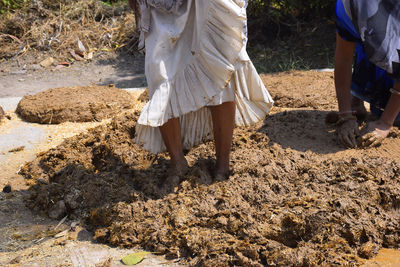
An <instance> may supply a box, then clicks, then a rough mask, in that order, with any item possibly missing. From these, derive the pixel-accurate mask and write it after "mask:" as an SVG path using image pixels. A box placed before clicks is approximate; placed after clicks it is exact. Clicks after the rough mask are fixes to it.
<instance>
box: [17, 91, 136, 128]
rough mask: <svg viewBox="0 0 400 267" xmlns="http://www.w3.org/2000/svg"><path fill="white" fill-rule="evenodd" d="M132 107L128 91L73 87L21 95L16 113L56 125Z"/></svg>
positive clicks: (100, 117) (84, 119)
mask: <svg viewBox="0 0 400 267" xmlns="http://www.w3.org/2000/svg"><path fill="white" fill-rule="evenodd" d="M133 107H134V99H133V97H132V96H131V95H130V94H129V93H128V92H125V91H123V90H121V89H118V88H115V87H112V86H98V85H90V86H74V87H61V88H54V89H49V90H46V91H44V92H40V93H37V94H35V95H27V96H24V97H23V98H22V99H21V101H20V102H19V104H18V106H17V110H16V112H17V113H18V114H19V115H20V116H21V117H22V118H23V119H24V120H26V121H28V122H37V123H42V124H59V123H62V122H67V121H70V122H89V121H101V120H103V119H106V118H111V117H113V116H115V115H117V114H119V113H121V112H122V111H124V110H126V109H131V108H133Z"/></svg>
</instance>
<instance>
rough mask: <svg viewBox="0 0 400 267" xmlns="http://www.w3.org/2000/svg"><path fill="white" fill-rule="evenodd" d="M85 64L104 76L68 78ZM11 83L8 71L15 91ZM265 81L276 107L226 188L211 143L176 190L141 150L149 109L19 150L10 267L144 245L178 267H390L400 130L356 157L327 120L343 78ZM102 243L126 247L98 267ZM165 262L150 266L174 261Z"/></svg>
mask: <svg viewBox="0 0 400 267" xmlns="http://www.w3.org/2000/svg"><path fill="white" fill-rule="evenodd" d="M89 64H96V63H95V62H93V63H89ZM7 67H8V68H13V67H12V66H7ZM78 67H79V68H81V69H84V70H87V71H88V72H87V73H84V74H82V75H87V76H91V75H92V74H93V73H95V72H96V70H95V69H93V68H90V67H91V66H90V65H88V66H86V65H75V66H72V67H71V68H70V69H67V70H65V71H66V72H67V73H68V72H74V71H77V69H76V68H78ZM107 68H109V66H107ZM119 68H120V66H119ZM89 70H90V71H89ZM14 71H15V70H14ZM118 71H121V72H123V71H122V70H121V69H119V70H118ZM39 72H43V74H45V71H44V70H40V71H39ZM90 72H92V73H90ZM127 72H128V70H127ZM137 72H138V73H139V72H140V71H139V70H137ZM35 73H37V72H36V71H33V72H32V73H30V72H28V73H26V74H18V75H25V76H23V77H26V75H29V74H32V75H36V74H35ZM48 75H49V76H50V77H53V79H54V77H59V76H57V75H65V74H62V72H61V71H60V72H58V73H56V72H49V74H48ZM9 77H10V75H8V76H0V78H1V79H4V80H6V81H9V84H11V82H10V80H8V79H9ZM36 77H37V76H36ZM262 78H263V81H264V82H265V84H266V85H267V87H268V89H269V91H270V93H271V94H272V95H273V97H274V99H275V100H276V106H275V107H274V109H273V110H272V112H271V114H270V115H269V116H268V117H267V118H266V119H265V120H264V121H263V122H260V123H259V124H257V125H255V126H253V127H249V128H237V129H236V130H235V135H234V142H233V149H232V159H231V167H232V174H231V176H230V178H229V180H226V181H213V179H212V177H211V175H210V170H211V169H212V168H213V165H214V163H215V157H214V152H213V144H212V142H209V143H206V144H202V145H200V146H198V147H196V148H193V149H192V150H190V151H188V153H187V155H186V156H187V158H188V160H189V163H190V166H191V170H190V172H189V173H188V175H187V176H186V177H185V179H184V180H182V181H181V183H180V185H179V186H178V187H176V188H168V189H167V190H165V188H164V187H163V186H162V184H163V180H164V178H165V170H166V168H167V164H168V157H167V156H166V155H163V154H161V155H158V156H154V155H151V154H149V153H147V152H145V151H143V150H142V149H141V148H140V147H138V146H137V145H135V144H134V143H133V142H132V136H133V135H134V126H135V121H136V119H137V117H138V114H139V113H138V111H133V110H132V111H128V112H126V113H124V114H120V115H119V116H117V117H115V118H114V119H112V120H111V121H104V122H103V123H98V124H95V125H91V127H85V128H84V129H83V128H82V130H81V131H76V132H75V134H77V135H76V136H73V134H71V135H68V136H65V138H66V139H65V138H61V139H58V142H52V143H49V144H48V145H47V146H42V149H36V150H33V149H32V150H29V149H26V150H22V151H14V152H9V154H12V155H10V156H14V158H13V159H14V161H15V162H14V165H13V166H16V165H15V163H19V164H22V163H24V162H25V161H29V162H27V163H26V164H25V165H23V166H19V165H18V167H21V169H20V171H19V173H18V174H16V172H17V171H18V168H16V169H15V168H8V171H7V172H6V173H5V175H4V176H2V177H1V178H0V179H1V180H0V185H1V186H2V187H3V186H5V185H6V184H7V183H10V184H11V185H12V188H13V191H12V193H0V194H1V195H0V196H1V198H0V213H1V215H2V216H0V218H2V219H1V220H4V221H3V222H0V225H3V227H2V231H0V232H1V233H2V234H1V235H2V236H0V239H1V240H4V241H3V244H1V245H0V253H2V255H1V257H0V263H2V264H3V263H4V264H10V263H13V264H14V263H15V264H20V265H23V266H24V265H25V266H34V264H33V263H35V264H38V265H37V266H40V263H42V265H43V262H46V260H47V261H48V262H51V260H53V263H54V262H55V261H56V262H57V264H59V266H66V265H72V266H79V263H82V262H84V263H85V264H86V265H88V266H95V265H96V264H98V265H99V266H101V265H103V266H105V265H104V264H106V262H107V260H108V259H110V258H111V260H112V262H113V264H114V265H113V266H118V264H119V263H118V257H120V255H123V254H124V253H127V252H128V251H129V250H123V249H122V247H125V248H134V249H136V248H139V247H140V248H143V249H145V250H148V251H152V252H154V253H156V254H163V255H166V256H167V258H168V259H181V261H180V262H179V263H177V262H173V261H168V264H169V265H177V264H183V265H191V266H192V265H203V266H229V265H230V266H233V265H239V266H262V265H270V266H320V265H329V266H332V265H336V266H343V265H347V266H349V265H350V266H352V265H353V266H354V265H361V264H365V265H366V266H377V265H375V263H374V260H373V261H371V262H370V263H367V262H366V259H371V258H373V257H374V256H376V254H377V252H378V251H379V250H380V249H381V248H388V249H390V248H392V249H398V248H399V244H400V235H399V231H398V229H399V227H400V225H399V221H400V220H399V219H400V218H399V217H400V213H399V210H400V199H399V196H400V194H399V193H400V192H399V190H400V189H399V188H400V187H399V179H400V131H399V130H398V129H395V130H394V131H393V133H392V134H391V135H390V137H389V138H388V139H387V140H385V142H384V143H383V144H382V145H381V146H380V147H378V148H370V149H365V150H361V149H345V148H344V147H342V146H340V145H339V144H337V142H336V139H335V131H334V126H333V125H327V124H325V116H326V114H327V113H328V112H329V111H331V110H335V109H336V102H335V97H334V89H333V75H332V73H330V72H315V71H308V72H301V71H295V72H288V73H279V74H273V75H263V76H262ZM20 79H24V78H20ZM46 79H49V77H47V78H46ZM55 79H57V78H55ZM122 79H123V78H122ZM38 81H39V82H38V84H40V83H43V84H45V80H44V79H43V78H38ZM57 82H58V81H57ZM63 82H65V81H63ZM73 82H78V80H77V81H73ZM21 83H22V84H25V83H27V82H24V81H22V82H21ZM0 84H4V83H0ZM131 84H134V83H131ZM63 86H64V85H63ZM16 87H19V86H14V87H11V86H9V87H8V88H7V89H10V90H0V93H2V94H4V95H5V94H7V95H9V96H15V95H22V93H23V91H21V93H14V94H13V90H11V89H14V88H16ZM128 87H133V86H128ZM0 89H1V88H0ZM15 90H17V89H15ZM31 90H32V91H40V90H42V88H39V89H37V88H32V89H31ZM11 115H12V114H11ZM13 120H18V118H17V117H13V116H11V121H13ZM5 123H6V124H7V123H9V122H8V121H6V122H5ZM3 125H4V124H3ZM76 125H82V124H76ZM1 127H2V126H0V128H1ZM48 127H50V126H48ZM57 127H63V126H62V124H61V125H59V126H57ZM72 127H73V126H72ZM88 128H91V129H88ZM64 131H68V128H65V129H64ZM79 132H82V133H79ZM54 135H56V134H54ZM64 139H65V141H63V140H64ZM33 152H34V153H36V152H39V154H38V155H37V156H36V157H35V155H34V153H33ZM28 158H29V159H28ZM11 179H12V181H10V180H11ZM24 203H26V204H27V206H25V205H24ZM30 210H32V211H33V212H31V211H30ZM3 215H4V216H3ZM67 215H68V219H67V220H66V221H65V222H64V223H62V224H61V225H60V226H58V227H57V224H58V222H59V221H60V220H61V219H62V218H64V217H65V216H67ZM48 217H51V218H53V220H50V219H47V218H48ZM32 225H34V227H27V226H32ZM66 230H68V231H66ZM93 233H94V234H93ZM57 235H58V237H56V236H57ZM60 235H61V236H60ZM95 242H105V243H107V244H111V245H115V246H120V247H121V250H116V249H114V250H113V249H112V248H110V250H106V252H104V250H102V251H101V253H102V254H101V255H102V257H98V258H99V259H101V260H99V261H97V262H89V261H87V262H85V259H87V258H90V257H88V254H90V253H94V252H93V251H96V249H97V248H98V247H97V245H98V244H95ZM93 246H94V247H93ZM385 252H387V251H385ZM74 255H75V256H74ZM104 255H105V256H104ZM19 256H20V257H19ZM3 259H4V260H3ZM1 260H3V261H1ZM157 260H158V259H157V258H155V259H153V258H151V259H149V261H148V262H144V263H143V264H146V265H143V266H151V265H152V264H154V265H155V266H156V265H157V264H161V263H162V261H160V260H158V261H157ZM48 266H54V265H51V264H50V265H48ZM378 266H379V265H378Z"/></svg>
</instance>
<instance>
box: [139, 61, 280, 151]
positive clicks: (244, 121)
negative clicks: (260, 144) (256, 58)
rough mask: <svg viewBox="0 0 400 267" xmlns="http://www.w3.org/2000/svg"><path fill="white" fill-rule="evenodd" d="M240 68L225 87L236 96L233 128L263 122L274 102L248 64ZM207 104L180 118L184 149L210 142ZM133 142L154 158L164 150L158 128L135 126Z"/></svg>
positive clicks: (209, 115) (210, 120)
mask: <svg viewBox="0 0 400 267" xmlns="http://www.w3.org/2000/svg"><path fill="white" fill-rule="evenodd" d="M240 65H241V66H240V67H238V66H237V70H236V71H235V72H234V74H233V76H232V79H231V80H230V82H229V84H228V86H227V87H228V88H231V89H233V91H234V95H235V103H236V113H235V123H236V125H237V126H250V125H252V124H254V123H257V122H259V121H261V120H263V119H264V118H265V116H266V115H267V114H268V113H269V111H270V109H271V108H272V106H273V100H272V97H271V96H270V94H269V93H268V91H267V89H266V88H265V86H264V84H263V83H262V81H261V78H260V77H259V75H258V73H257V71H256V69H255V68H254V66H253V64H252V63H251V61H245V62H240ZM208 104H212V103H208ZM208 104H206V105H204V106H203V107H201V108H199V109H197V110H196V111H193V112H189V113H187V114H184V115H182V116H179V118H180V123H181V134H182V138H183V140H182V143H183V147H184V149H190V148H192V147H194V146H196V145H199V144H201V143H204V142H206V141H208V140H211V139H213V128H212V117H211V112H210V111H209V109H208V108H207V106H208ZM135 142H136V143H137V144H139V145H141V146H142V147H143V148H144V149H146V150H148V151H150V152H152V153H154V154H157V153H160V152H163V151H165V150H166V147H165V145H164V142H163V140H162V136H161V132H160V130H159V127H151V126H149V125H142V124H137V125H136V137H135Z"/></svg>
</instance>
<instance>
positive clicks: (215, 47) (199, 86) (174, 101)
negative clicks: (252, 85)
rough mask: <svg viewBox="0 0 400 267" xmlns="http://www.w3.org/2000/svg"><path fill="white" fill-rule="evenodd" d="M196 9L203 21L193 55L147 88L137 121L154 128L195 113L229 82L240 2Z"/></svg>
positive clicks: (239, 30)
mask: <svg viewBox="0 0 400 267" xmlns="http://www.w3.org/2000/svg"><path fill="white" fill-rule="evenodd" d="M236 2H238V3H239V4H237V3H236ZM193 4H195V5H198V6H197V7H196V9H199V10H200V9H204V7H203V6H202V3H197V1H194V3H193ZM199 12H201V13H204V14H206V20H205V23H204V25H202V26H203V27H202V28H201V29H199V31H200V32H199V34H198V36H200V37H201V38H195V39H196V42H194V43H193V44H192V51H193V52H192V54H193V56H192V57H191V59H190V61H189V63H188V64H186V65H185V66H184V68H183V69H182V70H181V71H179V72H177V73H176V74H175V75H174V77H172V79H170V80H165V81H164V82H162V83H161V84H160V85H159V86H157V87H158V88H155V89H154V88H152V89H153V90H150V94H151V93H152V92H153V95H150V101H149V102H148V103H147V105H146V106H145V107H144V109H143V110H142V113H141V115H140V117H139V120H138V124H141V125H147V126H152V127H158V126H161V125H163V124H165V123H166V122H167V121H168V120H169V119H171V118H178V117H181V116H183V115H185V114H188V113H190V112H195V111H197V110H199V109H200V108H202V107H204V106H206V105H207V104H208V103H209V102H210V100H211V99H212V98H213V97H214V96H215V95H218V94H219V93H220V92H221V90H224V88H226V86H227V84H228V83H229V81H230V79H231V76H232V74H233V73H234V71H235V63H236V62H237V60H238V58H239V54H240V51H241V50H242V48H243V46H244V42H245V37H244V36H243V28H244V27H245V26H246V11H245V8H244V1H240V0H236V1H232V0H218V1H210V3H209V4H208V6H207V10H206V11H204V10H200V11H199ZM227 45H229V48H228V49H227V47H226V46H227Z"/></svg>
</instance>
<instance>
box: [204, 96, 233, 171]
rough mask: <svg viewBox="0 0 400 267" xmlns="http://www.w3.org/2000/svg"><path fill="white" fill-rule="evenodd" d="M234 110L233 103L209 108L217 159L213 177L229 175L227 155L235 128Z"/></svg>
mask: <svg viewBox="0 0 400 267" xmlns="http://www.w3.org/2000/svg"><path fill="white" fill-rule="evenodd" d="M235 110H236V106H235V102H225V103H223V104H221V105H218V106H212V107H210V111H211V115H212V120H213V131H214V139H215V150H216V157H217V165H216V170H215V175H223V176H226V175H227V174H228V173H229V155H230V152H231V147H232V136H233V128H234V126H235Z"/></svg>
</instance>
